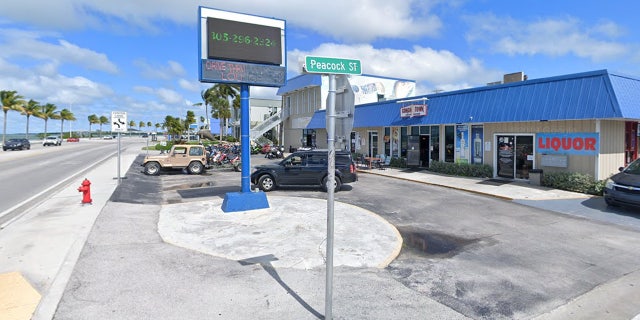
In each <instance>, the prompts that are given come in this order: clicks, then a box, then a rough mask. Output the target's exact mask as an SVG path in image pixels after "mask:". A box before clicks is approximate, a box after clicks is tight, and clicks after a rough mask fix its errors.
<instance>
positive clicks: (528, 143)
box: [278, 70, 640, 180]
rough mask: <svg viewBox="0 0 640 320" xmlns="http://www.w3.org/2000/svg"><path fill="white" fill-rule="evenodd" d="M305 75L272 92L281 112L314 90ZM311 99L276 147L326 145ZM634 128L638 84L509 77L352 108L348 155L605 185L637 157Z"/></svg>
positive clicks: (315, 83) (611, 78) (588, 75)
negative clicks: (534, 172) (579, 176)
mask: <svg viewBox="0 0 640 320" xmlns="http://www.w3.org/2000/svg"><path fill="white" fill-rule="evenodd" d="M313 77H314V78H313V79H309V78H304V79H295V78H294V79H292V80H290V81H289V82H288V83H287V86H286V87H282V88H280V90H279V91H278V94H280V95H282V96H283V101H284V108H285V109H286V108H287V106H289V105H291V104H290V103H287V101H288V100H289V102H290V99H291V98H292V97H294V96H304V95H305V94H307V96H309V94H310V92H322V91H323V90H324V89H322V87H324V86H325V84H324V83H323V81H322V79H318V78H321V76H319V75H313ZM325 78H326V77H325ZM320 97H321V95H318V96H314V99H313V100H309V101H310V102H309V103H307V105H306V107H298V108H297V109H295V110H293V109H290V111H291V113H290V117H289V118H288V119H287V120H286V121H285V122H284V131H285V132H288V134H287V136H286V137H285V139H284V142H285V144H286V145H293V147H298V146H311V145H315V146H317V147H320V148H325V147H327V146H326V141H327V139H326V129H325V127H326V124H325V119H326V107H325V106H324V101H319V100H320ZM639 121H640V79H638V78H634V77H629V76H625V75H621V74H614V73H611V72H609V71H607V70H597V71H591V72H583V73H577V74H569V75H563V76H556V77H549V78H542V79H527V78H526V76H525V75H524V74H523V73H515V74H510V75H505V78H504V80H503V81H502V82H500V83H499V84H495V85H487V86H484V87H477V88H470V89H464V90H457V91H451V92H440V93H434V94H427V95H423V96H409V95H406V96H404V97H399V98H396V97H394V98H391V99H385V98H383V99H379V100H378V101H373V102H367V103H362V104H359V105H356V107H355V113H354V124H353V132H352V133H351V137H350V138H351V139H350V150H351V151H352V152H354V153H358V154H363V155H366V156H378V155H383V156H386V157H395V158H404V159H406V161H407V164H408V165H410V166H417V167H428V166H429V164H430V163H431V162H432V161H446V162H459V163H477V164H488V165H491V166H492V167H493V168H494V176H496V177H502V178H507V179H525V180H526V179H529V171H530V170H531V169H543V170H544V171H545V172H562V171H568V172H580V173H586V174H590V175H591V176H593V177H595V178H597V179H605V178H607V177H609V176H610V175H611V174H613V173H616V172H618V168H619V167H621V166H624V165H625V164H627V163H629V162H630V161H632V160H634V159H636V158H637V156H638V152H637V150H638V139H637V137H638V122H639ZM287 138H288V139H287Z"/></svg>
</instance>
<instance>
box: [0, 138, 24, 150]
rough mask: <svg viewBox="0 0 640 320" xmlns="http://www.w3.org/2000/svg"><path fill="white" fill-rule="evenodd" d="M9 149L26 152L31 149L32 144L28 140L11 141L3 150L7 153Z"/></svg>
mask: <svg viewBox="0 0 640 320" xmlns="http://www.w3.org/2000/svg"><path fill="white" fill-rule="evenodd" d="M7 149H11V150H24V149H27V150H29V149H31V143H30V142H29V140H27V139H9V140H7V142H5V143H4V146H2V150H4V151H7Z"/></svg>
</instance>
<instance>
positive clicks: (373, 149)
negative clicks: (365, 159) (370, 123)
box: [369, 131, 378, 157]
mask: <svg viewBox="0 0 640 320" xmlns="http://www.w3.org/2000/svg"><path fill="white" fill-rule="evenodd" d="M376 155H378V132H377V131H369V156H370V157H375V156H376Z"/></svg>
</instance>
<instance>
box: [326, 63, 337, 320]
mask: <svg viewBox="0 0 640 320" xmlns="http://www.w3.org/2000/svg"><path fill="white" fill-rule="evenodd" d="M328 102H329V103H327V144H328V146H329V154H328V155H327V158H328V162H329V167H328V168H327V170H328V171H329V175H328V178H327V252H326V255H327V262H326V264H327V266H326V268H327V274H326V284H325V295H324V318H325V319H326V320H331V319H333V314H332V313H333V312H332V300H333V217H334V214H333V213H334V212H333V207H334V206H333V205H334V194H335V188H334V183H335V180H336V146H335V135H336V75H335V74H329V101H328Z"/></svg>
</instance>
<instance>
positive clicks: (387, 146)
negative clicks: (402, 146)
mask: <svg viewBox="0 0 640 320" xmlns="http://www.w3.org/2000/svg"><path fill="white" fill-rule="evenodd" d="M384 154H386V155H391V128H389V127H386V128H384Z"/></svg>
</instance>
